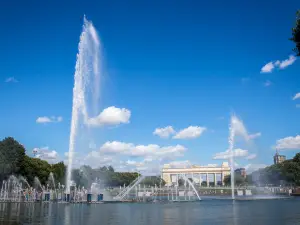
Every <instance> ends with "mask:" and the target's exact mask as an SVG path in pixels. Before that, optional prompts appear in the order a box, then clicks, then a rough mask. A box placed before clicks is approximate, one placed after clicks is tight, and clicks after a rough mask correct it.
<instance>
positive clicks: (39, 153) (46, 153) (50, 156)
mask: <svg viewBox="0 0 300 225" xmlns="http://www.w3.org/2000/svg"><path fill="white" fill-rule="evenodd" d="M32 152H33V154H34V156H35V158H39V159H42V160H45V161H47V162H49V163H56V162H58V161H59V155H58V153H57V151H55V150H50V149H49V147H42V148H34V149H33V151H32Z"/></svg>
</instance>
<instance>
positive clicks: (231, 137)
mask: <svg viewBox="0 0 300 225" xmlns="http://www.w3.org/2000/svg"><path fill="white" fill-rule="evenodd" d="M228 142H229V154H230V174H231V176H230V178H231V179H230V183H231V197H232V199H234V156H233V155H234V149H233V148H234V129H233V126H232V118H231V123H230V125H229V138H228Z"/></svg>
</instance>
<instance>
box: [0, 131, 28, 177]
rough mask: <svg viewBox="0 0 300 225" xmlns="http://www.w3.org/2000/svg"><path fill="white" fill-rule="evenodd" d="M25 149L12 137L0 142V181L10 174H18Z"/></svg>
mask: <svg viewBox="0 0 300 225" xmlns="http://www.w3.org/2000/svg"><path fill="white" fill-rule="evenodd" d="M24 156H25V148H24V147H23V145H21V144H20V143H19V142H17V141H16V140H15V139H14V138H12V137H7V138H5V139H4V140H2V141H1V142H0V179H1V180H2V179H5V178H6V177H7V176H8V175H10V174H18V173H19V172H20V166H21V164H22V162H23V160H24Z"/></svg>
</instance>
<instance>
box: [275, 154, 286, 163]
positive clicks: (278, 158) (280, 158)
mask: <svg viewBox="0 0 300 225" xmlns="http://www.w3.org/2000/svg"><path fill="white" fill-rule="evenodd" d="M285 160H286V156H285V155H279V154H278V152H276V154H275V155H274V164H279V163H282V162H284V161H285Z"/></svg>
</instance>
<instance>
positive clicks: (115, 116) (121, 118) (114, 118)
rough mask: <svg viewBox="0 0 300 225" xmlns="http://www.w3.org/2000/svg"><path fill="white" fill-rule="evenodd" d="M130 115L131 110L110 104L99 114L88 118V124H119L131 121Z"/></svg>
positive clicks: (95, 125)
mask: <svg viewBox="0 0 300 225" xmlns="http://www.w3.org/2000/svg"><path fill="white" fill-rule="evenodd" d="M130 116H131V112H130V110H128V109H125V108H122V109H121V108H116V107H115V106H110V107H108V108H106V109H104V110H103V111H102V112H101V113H100V114H99V115H98V116H96V117H94V118H90V119H88V121H87V124H88V125H90V126H94V127H97V126H105V125H119V124H122V123H129V119H130Z"/></svg>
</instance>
